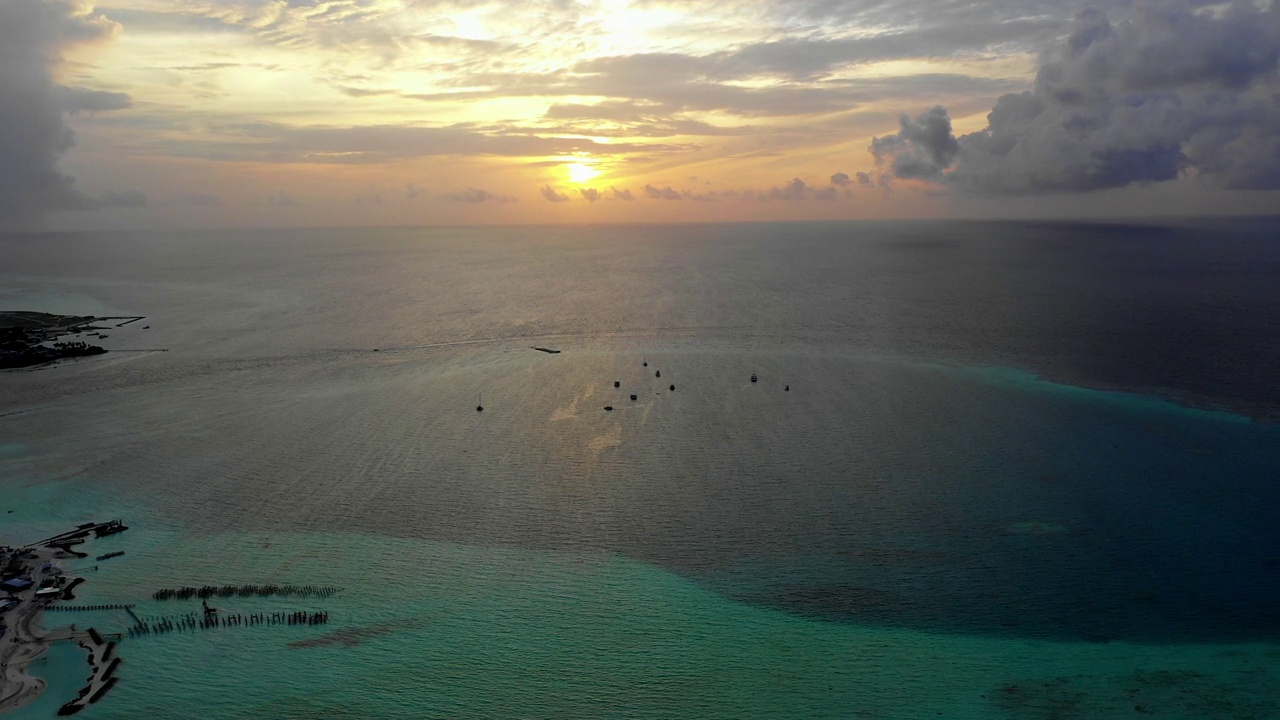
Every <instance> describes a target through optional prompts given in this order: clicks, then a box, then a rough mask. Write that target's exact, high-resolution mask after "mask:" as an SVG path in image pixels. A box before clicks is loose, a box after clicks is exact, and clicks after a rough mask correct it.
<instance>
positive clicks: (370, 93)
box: [0, 0, 1280, 231]
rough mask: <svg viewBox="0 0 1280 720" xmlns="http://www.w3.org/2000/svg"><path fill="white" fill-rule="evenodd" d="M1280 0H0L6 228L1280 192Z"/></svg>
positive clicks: (570, 217) (820, 212) (1091, 204)
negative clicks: (1279, 66)
mask: <svg viewBox="0 0 1280 720" xmlns="http://www.w3.org/2000/svg"><path fill="white" fill-rule="evenodd" d="M1278 60H1280V0H1234V1H1232V2H1205V1H1203V0H1159V1H1157V0H1093V1H1092V2H1085V1H1078V0H988V1H985V2H977V1H973V0H524V1H523V2H497V1H493V0H103V1H102V2H98V3H96V4H95V3H94V2H91V1H90V0H0V231H14V230H18V231H23V230H39V229H52V230H68V229H71V230H78V229H98V228H105V229H148V228H216V227H276V226H369V225H444V224H447V225H455V224H502V223H612V222H625V223H631V222H672V221H691V222H695V221H723V220H736V221H752V220H762V221H763V220H819V219H860V218H947V217H957V218H981V217H992V218H1004V217H1011V218H1019V217H1053V218H1090V217H1147V216H1181V215H1221V214H1271V213H1274V212H1275V209H1276V208H1280V70H1278V67H1277V65H1278Z"/></svg>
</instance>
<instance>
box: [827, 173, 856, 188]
mask: <svg viewBox="0 0 1280 720" xmlns="http://www.w3.org/2000/svg"><path fill="white" fill-rule="evenodd" d="M851 182H853V181H852V180H851V179H849V176H848V175H847V174H845V173H842V172H838V173H836V174H835V175H832V176H831V184H832V185H835V186H836V187H848V185H849V183H851Z"/></svg>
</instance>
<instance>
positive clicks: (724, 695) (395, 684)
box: [3, 367, 1280, 719]
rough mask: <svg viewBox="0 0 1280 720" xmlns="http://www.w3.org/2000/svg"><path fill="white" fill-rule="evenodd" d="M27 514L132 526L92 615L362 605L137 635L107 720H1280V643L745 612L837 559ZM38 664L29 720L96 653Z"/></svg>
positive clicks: (50, 494) (971, 377)
mask: <svg viewBox="0 0 1280 720" xmlns="http://www.w3.org/2000/svg"><path fill="white" fill-rule="evenodd" d="M930 372H943V373H947V374H953V375H955V376H956V377H955V378H954V381H955V382H957V383H960V384H966V383H977V384H978V386H979V387H982V388H986V390H987V391H990V392H994V391H996V390H997V389H1004V390H1008V389H1010V388H1012V389H1013V390H1014V391H1016V392H1018V393H1024V394H1026V393H1030V394H1031V395H1033V396H1034V397H1036V398H1038V399H1039V400H1040V401H1046V402H1051V403H1054V404H1055V405H1056V406H1057V407H1058V408H1059V411H1060V412H1062V413H1067V414H1070V413H1074V412H1078V411H1079V407H1080V406H1081V405H1084V406H1088V407H1089V408H1090V412H1091V413H1092V414H1093V415H1094V416H1095V417H1103V418H1105V417H1107V413H1105V412H1103V413H1100V411H1099V407H1100V406H1101V407H1103V408H1109V411H1110V412H1112V413H1120V414H1121V415H1129V414H1132V415H1134V416H1136V417H1137V418H1138V419H1139V420H1140V421H1141V422H1140V423H1139V424H1144V423H1145V424H1150V423H1156V424H1158V425H1160V426H1162V427H1164V428H1165V432H1175V434H1177V433H1176V431H1175V430H1173V429H1172V428H1176V427H1177V425H1178V423H1180V422H1191V423H1198V424H1203V423H1207V424H1208V428H1209V430H1208V431H1206V430H1204V429H1201V431H1200V432H1201V433H1202V434H1203V433H1204V432H1209V434H1210V435H1211V436H1212V435H1213V433H1214V432H1228V431H1229V429H1230V428H1237V431H1241V430H1242V431H1244V432H1245V433H1252V432H1262V433H1270V432H1272V431H1273V428H1267V427H1265V426H1258V425H1255V424H1253V423H1250V422H1248V421H1244V420H1241V419H1240V418H1238V417H1237V416H1232V415H1229V414H1223V413H1214V412H1206V411H1201V410H1189V409H1186V408H1182V407H1179V406H1176V405H1173V404H1171V403H1168V402H1165V401H1155V400H1151V399H1149V398H1144V397H1141V396H1135V395H1128V394H1124V393H1113V392H1098V391H1092V390H1084V389H1080V388H1067V387H1063V386H1058V385H1055V384H1053V383H1047V382H1044V381H1042V380H1039V379H1037V378H1035V377H1033V376H1030V375H1027V374H1025V373H1020V372H1016V371H1007V370H1001V369H990V368H988V369H968V368H945V367H939V368H937V369H935V370H930ZM1131 419H1132V418H1131ZM1107 422H1112V423H1114V422H1116V421H1115V419H1114V418H1112V419H1111V420H1109V421H1107ZM1265 437H1269V436H1265ZM1255 441H1256V438H1255ZM25 453H27V450H26V449H25V448H22V447H14V446H11V447H10V448H9V449H8V451H7V454H6V462H7V463H9V465H10V467H23V468H27V469H28V471H29V469H30V468H31V467H32V458H30V457H29V456H27V455H26V454H25ZM5 503H6V505H7V506H8V509H14V510H15V513H14V515H13V516H16V517H19V518H22V519H23V521H22V522H20V523H15V522H12V521H10V522H6V523H5V525H4V526H3V540H4V541H9V542H13V541H17V540H20V539H22V538H30V537H36V536H43V535H48V534H52V533H54V532H57V531H58V530H60V529H62V528H65V527H68V526H70V525H72V524H74V523H77V522H82V521H87V520H89V519H95V518H97V519H100V518H103V517H108V516H110V517H115V516H120V517H125V518H127V519H128V521H129V522H130V523H131V524H132V525H133V528H132V529H131V530H129V531H128V532H126V533H124V534H121V535H117V536H113V537H110V538H106V539H101V540H96V541H93V546H92V547H91V548H90V549H89V551H90V552H91V553H92V554H97V553H103V552H109V551H111V550H114V549H123V550H126V555H125V556H123V557H120V558H116V559H112V560H108V561H103V562H101V563H97V562H95V561H93V560H91V559H88V560H80V561H76V562H75V566H76V567H79V568H81V569H83V570H84V571H85V576H86V577H87V578H88V579H89V581H88V582H87V583H86V584H84V585H82V586H81V587H80V588H79V590H78V595H79V597H78V598H77V600H76V602H77V603H85V604H94V603H137V604H138V608H137V610H136V611H137V612H138V613H139V614H140V615H142V616H143V617H147V618H154V617H161V616H175V615H179V614H183V613H185V612H189V611H193V610H195V609H197V608H198V602H194V601H186V602H182V601H165V602H156V601H151V600H149V599H148V597H149V594H150V592H151V591H152V590H154V589H157V588H159V587H177V586H181V585H185V584H193V585H199V584H205V583H208V584H239V583H255V582H258V583H260V582H265V581H273V582H278V583H293V584H314V585H334V586H340V587H342V588H344V590H343V591H342V592H341V593H339V594H338V595H337V596H334V597H332V598H325V599H283V598H278V599H258V598H254V599H238V598H237V599H228V598H219V599H217V600H215V601H213V604H215V605H217V606H218V607H219V608H220V610H222V611H223V612H254V611H266V612H273V611H280V610H285V611H292V610H322V609H323V610H328V611H329V612H330V613H331V614H332V622H331V623H330V624H329V625H326V626H318V627H272V628H235V629H220V630H213V631H203V632H197V633H185V634H184V633H175V634H172V635H166V636H158V637H144V638H136V639H134V638H130V639H126V640H125V641H124V642H123V644H122V646H121V648H120V655H121V657H123V658H125V664H124V666H123V667H122V670H121V673H120V677H121V682H120V685H119V686H118V687H117V688H116V689H115V690H114V691H113V692H112V693H111V694H110V695H109V696H108V698H107V699H106V700H104V701H103V702H102V703H101V704H100V705H98V706H95V707H92V708H90V709H89V710H88V711H86V712H85V713H84V714H83V716H84V717H87V718H94V717H103V718H136V717H158V718H167V717H175V718H176V717H183V716H185V715H186V714H187V713H188V712H190V709H192V708H199V713H200V715H201V717H209V718H247V717H255V718H259V717H260V718H276V717H280V718H363V717H388V718H397V717H404V718H410V717H438V718H449V717H476V718H509V717H530V718H534V717H537V718H562V717H579V718H595V717H618V718H669V717H706V718H717V717H722V718H741V717H753V718H789V717H798V716H803V717H814V718H848V717H855V718H904V719H905V718H922V717H947V718H1001V717H1009V718H1059V717H1067V718H1106V717H1129V716H1142V717H1147V716H1156V717H1162V718H1187V719H1191V718H1204V717H1215V718H1216V717H1222V718H1236V717H1239V718H1246V717H1249V718H1267V717H1276V716H1280V705H1278V704H1277V701H1276V698H1277V697H1280V692H1278V691H1280V646H1278V645H1275V644H1271V643H1264V642H1253V643H1249V642H1244V643H1241V642H1234V643H1214V642H1192V643H1185V644H1180V643H1170V642H1161V643H1132V642H1124V641H1108V642H1097V641H1095V642H1080V641H1076V642H1070V641H1055V640H1051V639H1033V638H1026V637H1018V636H1017V634H1014V635H1013V636H1010V637H992V636H989V635H969V634H965V633H962V632H961V633H957V632H929V631H925V630H913V629H910V628H898V627H887V626H884V625H882V624H871V625H866V624H860V623H857V622H850V621H847V620H846V621H833V620H832V619H831V618H829V617H826V618H824V617H823V616H824V613H821V612H819V613H816V614H810V613H807V612H805V611H804V603H799V607H800V609H801V612H799V613H797V612H795V611H794V610H795V609H796V607H797V604H796V603H795V602H794V598H793V599H792V600H793V602H792V603H791V604H790V605H787V604H783V605H782V606H780V607H783V608H789V609H791V610H792V611H791V612H784V611H783V610H782V609H778V608H775V607H770V606H769V605H770V604H769V603H768V602H763V603H761V602H750V603H748V602H741V601H738V600H735V599H733V598H734V596H735V595H737V596H747V597H749V596H750V595H751V594H752V592H753V591H755V590H758V589H759V588H758V587H757V585H756V582H757V581H756V580H754V579H753V578H767V577H777V576H778V567H779V566H785V567H786V568H788V571H789V572H790V573H792V574H793V575H794V576H795V577H799V578H810V579H811V578H828V579H829V578H831V577H833V576H836V575H838V574H839V572H841V569H840V568H839V567H835V566H833V565H832V563H831V560H830V558H828V557H821V556H809V557H806V556H803V555H799V554H794V553H792V554H787V555H785V556H783V557H772V558H769V557H766V558H765V560H764V561H763V562H764V564H763V565H761V564H759V562H760V561H756V562H755V563H753V564H752V566H749V567H742V566H738V567H735V568H733V569H732V570H731V571H729V572H725V573H724V574H723V575H722V576H721V577H722V578H723V579H722V580H720V581H716V580H714V579H711V580H708V579H707V578H705V577H704V578H703V579H702V581H700V582H699V581H695V580H694V579H689V578H685V577H681V576H679V575H676V574H673V573H671V572H669V571H666V570H663V569H661V568H658V567H654V566H652V565H649V564H646V563H643V562H637V561H635V560H631V559H628V558H626V557H624V556H622V555H619V554H617V553H613V552H604V551H597V552H571V551H537V550H531V549H523V548H516V547H500V546H485V545H476V544H464V543H456V542H440V541H429V540H422V539H415V538H404V537H393V536H385V535H377V534H360V533H334V532H271V531H253V532H246V531H219V530H216V529H211V528H202V529H198V530H191V529H183V528H182V527H180V526H178V525H176V524H174V523H173V522H172V521H170V520H167V519H166V518H164V517H163V516H162V515H161V514H159V513H158V512H157V511H156V509H155V508H154V507H152V506H150V505H148V504H146V503H145V498H134V499H132V500H125V499H123V498H119V497H116V496H113V494H112V493H111V492H110V491H108V490H105V489H103V488H98V489H94V488H93V483H92V480H91V478H88V477H78V478H76V479H71V480H51V481H44V482H30V483H27V484H17V485H10V487H9V488H8V492H7V493H6V497H5ZM13 516H9V517H13ZM1019 517H1022V518H1023V520H1022V521H1020V522H1012V523H1010V524H1009V525H1008V526H1007V527H1006V536H1007V537H1012V538H1014V539H1015V541H1016V542H1019V543H1022V542H1026V543H1030V544H1031V545H1043V544H1044V543H1053V544H1059V546H1061V547H1065V546H1064V545H1061V544H1062V543H1074V542H1078V539H1077V538H1078V537H1079V536H1080V535H1081V534H1082V528H1080V527H1078V526H1072V525H1071V523H1070V522H1068V523H1067V524H1066V525H1065V526H1064V525H1059V524H1056V523H1055V522H1052V521H1054V520H1061V518H1058V517H1054V516H1053V515H1052V514H1045V515H1027V516H1019ZM1183 532H1185V530H1184V531H1183ZM1176 534H1177V533H1175V535H1176ZM19 536H22V537H19ZM885 559H886V558H881V560H882V561H884V560H885ZM891 560H892V562H891V564H896V563H898V562H900V561H901V559H900V558H899V559H896V560H893V559H891ZM1006 561H1007V560H1006ZM93 565H97V566H98V567H99V570H98V571H96V572H95V571H92V570H90V569H89V568H91V567H92V566H93ZM846 571H847V570H846ZM810 582H812V580H810ZM713 590H718V592H716V591H713ZM757 599H758V598H757ZM1007 614H1008V615H1009V616H1011V617H1016V616H1017V614H1018V610H1017V609H1009V610H1007ZM815 615H816V616H815ZM46 618H47V619H48V621H49V622H58V623H71V622H75V623H77V624H78V625H80V626H81V627H84V626H86V625H90V624H91V625H93V626H95V627H97V628H99V629H100V630H104V631H107V632H113V631H120V630H123V629H125V628H126V627H127V625H128V622H129V621H128V619H127V617H126V616H125V615H124V614H123V613H119V612H106V613H75V614H72V613H50V614H48V615H46ZM38 670H39V671H40V672H41V673H43V674H45V675H46V676H47V677H50V678H51V680H52V684H51V687H50V690H49V692H48V693H47V695H46V697H44V698H42V700H41V701H40V702H39V703H38V704H36V705H33V706H31V707H29V708H26V709H25V710H23V711H21V712H18V713H15V714H14V717H17V718H37V717H48V716H49V713H50V711H51V709H52V708H54V707H56V705H57V704H60V701H59V700H58V697H59V696H61V697H64V698H65V697H68V693H71V692H74V689H75V680H74V678H76V677H78V676H80V675H82V674H83V671H84V667H83V655H82V654H81V653H80V652H79V651H78V650H76V649H74V648H72V647H67V646H65V645H64V646H61V647H56V648H55V649H54V651H53V652H51V653H50V654H49V656H48V659H47V660H46V661H45V664H44V665H43V667H41V668H38Z"/></svg>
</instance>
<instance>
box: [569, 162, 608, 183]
mask: <svg viewBox="0 0 1280 720" xmlns="http://www.w3.org/2000/svg"><path fill="white" fill-rule="evenodd" d="M564 167H565V169H566V170H568V171H569V180H570V182H575V183H578V184H582V183H584V182H590V181H591V180H592V179H593V178H596V177H598V176H599V175H600V171H599V170H596V169H595V168H593V167H591V166H590V165H583V164H582V163H569V164H568V165H565V166H564Z"/></svg>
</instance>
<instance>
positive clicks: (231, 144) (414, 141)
mask: <svg viewBox="0 0 1280 720" xmlns="http://www.w3.org/2000/svg"><path fill="white" fill-rule="evenodd" d="M208 130H209V131H208V133H206V134H205V135H203V136H201V137H199V138H183V139H180V140H172V139H169V138H168V137H167V136H164V135H158V136H157V137H155V138H151V139H147V140H144V141H142V142H141V143H140V145H139V146H138V148H137V149H138V151H140V152H148V153H154V154H166V155H174V156H179V157H198V158H205V159H209V160H224V161H240V162H245V161H248V162H280V163H339V164H362V163H381V162H389V161H393V160H398V159H404V158H418V157H434V156H442V155H454V156H485V155H489V156H500V157H546V156H548V155H572V154H575V153H578V152H597V153H608V154H611V155H627V154H631V153H639V152H643V153H678V152H685V151H688V150H690V149H692V147H693V146H690V145H667V144H659V143H627V142H614V143H607V144H605V143H600V142H597V141H595V140H591V139H586V138H562V137H545V136H541V135H536V134H533V132H532V131H530V130H528V129H525V128H516V129H513V128H507V127H502V126H495V127H489V128H484V129H483V130H481V129H477V128H476V127H475V126H474V125H472V124H466V123H463V124H455V125H451V126H447V127H415V126H403V125H367V126H354V127H352V126H308V127H294V126H289V125H282V124H278V123H271V122H256V123H222V124H214V125H212V126H210V127H209V129H208Z"/></svg>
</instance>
